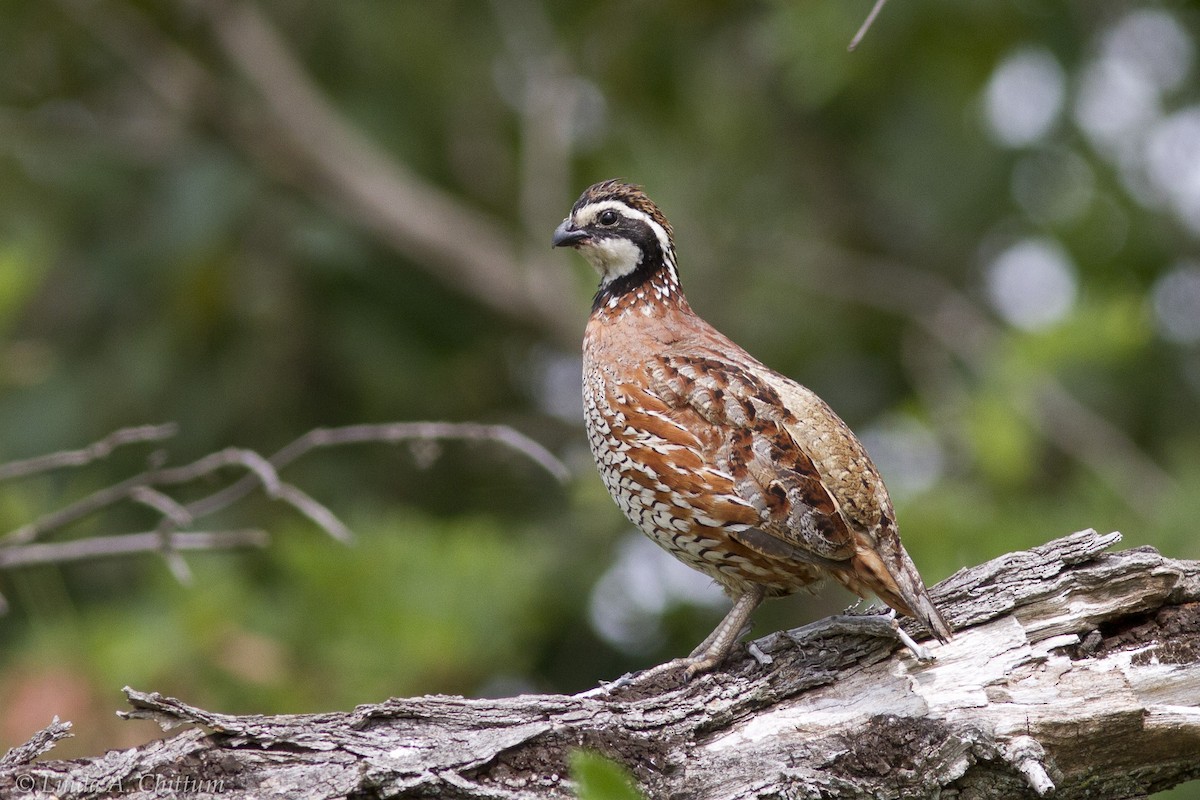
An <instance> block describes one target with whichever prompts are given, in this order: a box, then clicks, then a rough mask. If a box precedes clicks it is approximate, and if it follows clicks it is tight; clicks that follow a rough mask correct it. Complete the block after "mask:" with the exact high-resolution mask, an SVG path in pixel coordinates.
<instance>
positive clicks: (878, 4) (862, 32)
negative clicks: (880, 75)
mask: <svg viewBox="0 0 1200 800" xmlns="http://www.w3.org/2000/svg"><path fill="white" fill-rule="evenodd" d="M886 2H887V0H875V5H874V6H873V7H872V8H871V13H870V14H867V18H866V19H865V20H863V24H862V26H861V27H859V29H858V33H856V34H854V38H853V39H851V40H850V46H849V47H847V48H846V49H847V50H849V51H850V52H851V53H853V52H854V50H855V49H856V48H857V47H858V44H859V42H861V41H862V40H863V37H864V36H866V35H867V31H868V30H870V29H871V26H872V25H874V24H875V18H876V17H878V16H879V12H880V11H882V10H883V4H884V3H886Z"/></svg>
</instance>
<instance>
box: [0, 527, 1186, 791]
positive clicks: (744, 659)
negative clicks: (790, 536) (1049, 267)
mask: <svg viewBox="0 0 1200 800" xmlns="http://www.w3.org/2000/svg"><path fill="white" fill-rule="evenodd" d="M1119 538H1120V537H1119V535H1118V534H1108V535H1106V536H1101V535H1098V534H1096V533H1095V532H1094V531H1084V532H1081V533H1077V534H1074V535H1072V536H1068V537H1066V538H1063V539H1059V540H1057V541H1053V542H1050V543H1048V544H1046V545H1043V546H1041V547H1037V548H1034V549H1032V550H1029V551H1024V552H1017V553H1010V554H1008V555H1005V556H1002V557H1000V558H997V559H995V560H993V561H989V562H987V563H985V564H982V565H980V566H978V567H973V568H970V569H965V570H962V571H960V572H958V573H957V574H955V575H953V576H952V577H950V578H949V579H947V580H945V581H943V582H942V583H940V584H939V585H938V586H936V587H934V588H933V590H932V594H933V597H934V600H935V602H937V604H938V606H939V607H940V608H941V609H943V610H944V611H945V613H946V615H947V617H948V618H949V619H950V621H951V623H952V624H953V625H954V627H955V630H956V631H957V634H956V636H955V638H954V640H953V641H952V642H950V643H949V644H946V645H942V646H938V645H936V644H935V645H931V647H930V649H931V650H932V653H933V655H934V656H935V660H934V661H931V662H927V663H921V662H918V661H916V660H915V659H914V658H913V656H912V655H911V653H910V652H909V651H908V650H907V649H905V648H903V647H901V646H900V645H899V644H898V642H897V641H896V640H895V638H894V636H892V635H890V630H891V629H890V626H889V624H888V622H887V620H886V618H883V617H878V616H876V617H851V618H847V617H836V618H831V619H828V620H824V621H822V622H819V623H816V624H813V625H809V626H807V627H805V628H801V629H798V630H794V631H788V632H781V633H776V634H772V635H770V636H767V637H765V638H763V639H759V640H757V641H756V642H755V643H754V647H753V648H749V649H746V652H743V648H738V649H737V651H736V653H735V655H734V656H733V657H731V660H730V662H729V663H728V664H727V666H726V667H725V668H724V669H723V670H721V671H719V672H717V673H716V674H712V675H707V676H703V677H700V678H697V679H695V680H693V681H692V682H691V683H688V684H686V685H681V684H680V683H679V681H678V676H677V675H674V674H670V673H667V674H659V675H656V676H655V677H654V678H653V679H652V680H650V681H641V682H639V681H637V680H636V679H635V680H633V681H632V682H628V683H625V684H623V685H619V686H618V685H613V686H608V687H600V688H599V689H595V690H592V691H590V692H585V693H583V694H581V695H575V696H562V695H529V696H521V697H513V698H507V699H500V700H471V699H464V698H461V697H446V696H428V697H418V698H409V699H393V700H389V701H387V702H385V703H380V704H375V705H363V706H359V707H358V708H356V709H354V710H353V711H350V712H342V713H328V714H309V715H295V716H279V717H265V716H231V715H226V714H218V713H213V712H210V711H205V710H202V709H199V708H193V707H191V706H188V705H186V704H184V703H182V702H180V701H178V700H175V699H172V698H167V697H162V696H160V695H158V694H155V693H150V694H145V693H142V692H137V691H134V690H131V689H127V690H126V693H127V695H128V697H129V702H130V704H131V705H132V706H133V710H132V711H129V712H125V715H126V716H128V717H138V718H152V719H155V720H157V721H159V722H160V723H161V724H162V725H163V726H164V727H167V728H170V727H173V726H176V725H190V726H192V727H191V728H190V729H189V730H186V731H184V732H183V733H180V734H177V735H175V736H173V737H171V738H168V739H165V740H163V741H158V742H152V743H150V744H147V745H143V746H141V747H137V748H134V749H131V750H123V751H111V752H109V753H107V754H105V755H103V756H100V757H98V758H89V759H77V760H73V761H32V760H31V759H33V758H34V757H35V756H36V755H37V754H38V752H40V751H41V750H44V749H45V748H46V747H49V746H52V745H53V742H54V741H55V740H56V739H57V738H61V734H62V733H63V732H64V731H63V726H62V724H61V723H60V724H58V726H57V727H56V728H54V729H53V730H51V729H48V730H47V731H46V732H43V734H40V735H39V736H40V738H39V737H35V740H32V741H31V742H30V743H29V744H28V745H26V746H25V748H17V749H14V750H13V751H11V752H10V754H9V755H8V756H6V757H5V758H4V759H2V760H0V797H31V798H32V797H49V796H50V795H51V794H54V795H56V796H58V797H60V798H64V800H66V799H67V798H80V797H106V796H118V795H119V796H120V797H121V798H130V799H131V800H132V799H134V798H166V797H182V796H187V797H189V798H211V800H218V798H219V799H220V800H232V799H233V798H343V797H355V798H373V797H418V796H421V797H425V796H437V797H445V798H489V799H491V800H499V799H501V798H503V799H504V800H519V799H521V798H534V797H538V798H543V797H570V796H571V795H572V786H571V783H570V781H569V778H568V775H567V767H566V760H567V757H568V755H569V753H570V752H571V751H572V750H573V749H574V748H579V747H585V748H592V749H594V750H597V751H600V752H601V753H604V754H606V755H608V756H609V757H611V758H613V759H614V760H616V761H618V762H621V763H622V764H624V765H625V766H627V767H628V768H629V769H630V770H631V771H632V772H633V773H634V775H635V776H636V777H637V780H638V782H639V783H640V785H641V787H642V790H643V791H644V792H645V793H646V795H647V796H648V797H654V798H729V799H730V800H733V799H734V798H736V799H738V800H742V799H746V800H749V798H764V799H765V798H866V797H870V798H892V797H961V798H976V797H977V798H994V797H1015V798H1022V797H1039V796H1052V797H1054V798H1084V797H1087V798H1125V797H1140V796H1144V795H1146V794H1149V793H1151V792H1154V791H1158V790H1161V789H1165V788H1168V787H1170V786H1173V785H1175V784H1177V783H1180V782H1183V781H1186V780H1191V779H1195V778H1200V562H1196V561H1176V560H1172V559H1168V558H1164V557H1162V556H1161V555H1159V554H1158V553H1157V552H1156V551H1154V550H1153V549H1151V548H1144V547H1143V548H1136V549H1133V550H1126V551H1122V552H1117V553H1111V554H1110V553H1105V552H1104V551H1105V550H1106V548H1108V547H1109V546H1110V545H1112V544H1113V543H1115V542H1116V541H1117V540H1118V539H1119ZM906 627H907V626H906ZM909 632H910V633H913V634H916V633H917V632H918V631H917V630H916V629H915V628H911V629H909ZM880 634H883V635H880ZM751 651H754V655H753V657H752V655H751V654H750V653H751Z"/></svg>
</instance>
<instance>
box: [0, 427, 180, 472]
mask: <svg viewBox="0 0 1200 800" xmlns="http://www.w3.org/2000/svg"><path fill="white" fill-rule="evenodd" d="M178 430H179V426H177V425H175V424H174V423H170V422H169V423H167V424H165V425H139V426H137V427H134V428H122V429H120V430H118V431H113V432H112V433H110V434H109V435H108V436H105V437H104V438H103V439H101V440H99V441H98V442H93V443H92V444H89V445H88V446H87V447H84V448H82V449H80V450H62V451H60V452H57V453H50V454H48V455H44V456H38V457H37V458H29V459H26V460H24V461H9V462H8V463H6V464H0V481H4V480H10V479H12V478H20V477H25V476H27V475H35V474H37V473H39V472H49V471H50V470H54V469H60V468H62V467H82V466H84V465H86V464H90V463H92V462H93V461H99V460H101V459H103V458H107V457H108V456H109V455H110V454H111V453H112V452H113V451H114V450H116V449H117V448H118V447H123V446H125V445H129V444H138V443H141V442H161V441H163V440H164V439H170V438H171V437H172V436H174V435H175V434H176V433H177V432H178Z"/></svg>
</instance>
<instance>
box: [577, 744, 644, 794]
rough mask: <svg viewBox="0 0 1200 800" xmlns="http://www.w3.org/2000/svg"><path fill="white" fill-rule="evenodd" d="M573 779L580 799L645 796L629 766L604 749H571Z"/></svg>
mask: <svg viewBox="0 0 1200 800" xmlns="http://www.w3.org/2000/svg"><path fill="white" fill-rule="evenodd" d="M570 764H571V780H572V781H574V782H575V787H576V788H575V796H576V797H578V798H579V800H644V799H645V795H643V794H642V793H641V792H639V791H638V789H637V784H636V782H635V781H634V780H633V775H631V774H630V773H629V770H627V769H625V767H623V766H621V765H620V764H618V763H617V762H616V761H613V760H612V759H610V758H607V757H606V756H603V755H601V754H600V753H596V752H593V751H591V750H575V751H573V752H572V753H571V758H570Z"/></svg>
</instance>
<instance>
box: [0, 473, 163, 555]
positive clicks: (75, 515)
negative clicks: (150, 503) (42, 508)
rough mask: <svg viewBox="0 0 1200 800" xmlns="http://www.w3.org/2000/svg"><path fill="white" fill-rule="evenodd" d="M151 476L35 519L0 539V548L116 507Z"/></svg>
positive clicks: (138, 477) (133, 479) (141, 475)
mask: <svg viewBox="0 0 1200 800" xmlns="http://www.w3.org/2000/svg"><path fill="white" fill-rule="evenodd" d="M151 474H152V473H149V472H142V473H139V474H137V475H134V476H133V477H131V478H126V479H125V480H123V481H121V482H120V483H115V484H113V485H112V486H108V487H105V488H104V489H100V490H99V491H96V492H93V493H91V494H90V495H88V496H87V497H84V498H82V499H80V500H76V501H75V502H74V503H71V504H70V505H68V506H65V507H63V508H60V509H59V510H57V511H52V512H50V513H49V514H45V515H43V516H41V517H38V518H37V519H35V520H34V521H33V522H27V523H25V524H24V525H22V526H21V527H19V528H16V529H14V530H12V531H9V532H8V533H6V534H5V535H4V536H3V537H0V547H6V546H9V545H18V544H26V543H28V542H32V541H34V540H35V539H38V538H39V537H41V535H42V534H44V533H48V532H50V531H54V530H58V529H59V528H65V527H66V526H67V525H70V524H71V523H72V522H77V521H78V520H81V519H83V518H84V517H86V516H89V515H91V514H94V513H96V512H97V511H99V510H101V509H103V508H107V507H108V506H111V505H113V504H115V503H119V502H121V501H122V500H125V499H126V498H128V497H129V494H130V493H131V492H132V491H134V490H135V489H137V488H138V487H139V486H144V485H146V484H147V483H148V482H149V481H148V479H147V478H148V476H149V475H151Z"/></svg>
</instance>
